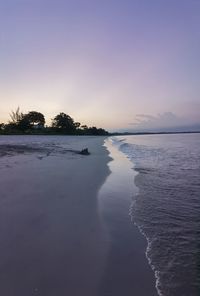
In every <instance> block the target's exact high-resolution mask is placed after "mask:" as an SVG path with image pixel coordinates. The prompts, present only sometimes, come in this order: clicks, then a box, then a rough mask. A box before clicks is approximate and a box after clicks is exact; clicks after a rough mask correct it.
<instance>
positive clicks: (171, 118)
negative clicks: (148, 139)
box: [131, 112, 194, 130]
mask: <svg viewBox="0 0 200 296" xmlns="http://www.w3.org/2000/svg"><path fill="white" fill-rule="evenodd" d="M192 124H194V122H191V120H188V119H186V118H182V117H179V116H177V115H176V114H174V113H172V112H165V113H163V114H158V115H157V116H152V115H148V114H137V115H136V117H135V122H134V123H131V125H132V126H133V127H134V128H135V129H138V130H158V129H166V128H170V129H171V128H176V127H181V126H187V125H188V126H189V125H192Z"/></svg>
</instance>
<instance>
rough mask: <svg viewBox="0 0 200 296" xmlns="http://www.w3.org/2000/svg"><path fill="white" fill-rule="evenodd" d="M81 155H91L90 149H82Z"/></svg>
mask: <svg viewBox="0 0 200 296" xmlns="http://www.w3.org/2000/svg"><path fill="white" fill-rule="evenodd" d="M79 154H82V155H89V154H90V152H89V151H88V148H85V149H82V150H81V151H80V152H79Z"/></svg>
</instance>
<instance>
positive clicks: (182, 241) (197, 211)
mask: <svg viewBox="0 0 200 296" xmlns="http://www.w3.org/2000/svg"><path fill="white" fill-rule="evenodd" d="M111 140H112V143H113V144H114V145H115V146H117V147H118V149H119V150H120V151H121V152H123V153H124V154H125V155H126V157H128V159H129V160H130V161H131V162H132V163H133V166H134V168H133V169H134V170H135V171H136V172H137V174H136V176H135V178H134V180H133V182H134V183H135V185H136V186H137V188H138V190H137V191H135V192H133V194H132V203H131V205H130V213H129V214H130V218H131V220H132V222H133V223H134V224H135V225H136V226H137V227H138V228H139V230H140V232H141V235H144V236H145V238H146V240H147V249H146V257H147V260H148V262H149V264H150V266H151V268H152V270H153V271H154V273H155V278H156V288H157V291H158V295H160V296H199V295H200V134H197V133H196V134H193V133H190V134H159V135H134V136H115V137H113V138H112V139H111Z"/></svg>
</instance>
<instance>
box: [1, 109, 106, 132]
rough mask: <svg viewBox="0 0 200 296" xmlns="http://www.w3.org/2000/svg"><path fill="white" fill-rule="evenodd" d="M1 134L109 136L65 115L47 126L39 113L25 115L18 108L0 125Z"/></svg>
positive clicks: (59, 116) (57, 117)
mask: <svg viewBox="0 0 200 296" xmlns="http://www.w3.org/2000/svg"><path fill="white" fill-rule="evenodd" d="M0 134H64V135H100V136H101V135H108V132H107V131H105V130H104V129H102V128H97V127H95V126H94V127H88V126H87V125H81V123H80V122H75V121H74V119H73V118H72V117H70V116H69V115H67V114H65V113H63V112H62V113H59V114H57V115H56V116H55V117H54V118H53V119H52V123H51V125H50V126H47V125H46V126H45V117H44V115H43V114H42V113H40V112H37V111H30V112H28V113H25V114H24V113H23V112H21V111H20V108H19V107H18V108H17V110H16V111H12V112H11V114H10V121H9V122H8V123H7V124H6V123H0Z"/></svg>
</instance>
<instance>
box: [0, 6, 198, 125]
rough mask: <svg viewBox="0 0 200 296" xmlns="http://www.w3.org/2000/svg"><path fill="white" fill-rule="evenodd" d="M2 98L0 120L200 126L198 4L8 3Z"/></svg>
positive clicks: (3, 14)
mask: <svg viewBox="0 0 200 296" xmlns="http://www.w3.org/2000/svg"><path fill="white" fill-rule="evenodd" d="M0 100H1V105H0V106H1V111H0V122H1V121H7V120H8V119H9V115H8V114H9V113H10V111H11V110H13V109H14V110H15V109H16V108H17V106H20V107H21V109H22V111H24V112H27V111H31V110H37V111H40V112H42V113H44V114H45V116H46V118H47V119H48V121H49V122H50V119H51V118H52V117H53V116H54V115H56V114H57V113H59V112H61V111H63V112H65V113H68V114H69V115H71V116H72V117H73V118H74V119H75V120H77V121H81V122H82V123H86V124H88V125H97V126H101V127H104V128H107V129H109V130H112V129H116V130H117V129H121V128H122V129H132V128H133V129H135V128H137V129H142V128H145V127H147V126H148V124H151V125H152V124H153V125H154V127H155V128H158V127H159V126H161V127H168V126H169V127H172V125H174V126H178V125H182V126H187V125H192V124H200V114H199V113H200V111H199V110H200V1H199V0H190V1H189V0H187V1H185V0H168V1H164V0H151V1H149V0H136V1H135V0H131V1H129V0H123V1H118V0H99V1H95V0H69V1H68V0H55V1H52V0H0ZM172 118H173V120H172ZM172 123H173V124H172ZM151 127H152V126H151ZM152 128H153V127H152Z"/></svg>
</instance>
